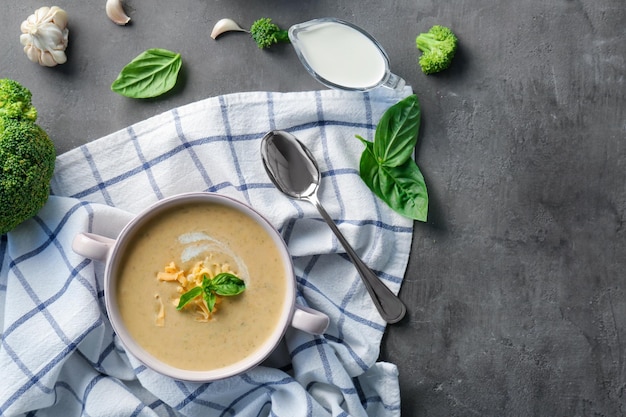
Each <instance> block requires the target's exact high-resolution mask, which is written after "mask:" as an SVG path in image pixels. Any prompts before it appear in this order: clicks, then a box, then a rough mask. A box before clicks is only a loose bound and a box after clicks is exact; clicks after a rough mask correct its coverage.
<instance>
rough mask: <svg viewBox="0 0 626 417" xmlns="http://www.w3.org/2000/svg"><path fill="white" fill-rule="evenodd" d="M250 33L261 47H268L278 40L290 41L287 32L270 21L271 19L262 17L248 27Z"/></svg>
mask: <svg viewBox="0 0 626 417" xmlns="http://www.w3.org/2000/svg"><path fill="white" fill-rule="evenodd" d="M250 35H251V36H252V39H254V41H255V42H256V44H257V46H258V47H259V48H261V49H264V48H269V47H270V46H272V45H274V44H275V43H278V42H287V43H288V42H290V41H289V33H288V32H287V31H286V30H282V29H281V28H279V27H278V25H276V24H274V23H272V19H270V18H268V17H263V18H261V19H259V20H257V21H255V22H254V23H253V24H252V26H251V27H250Z"/></svg>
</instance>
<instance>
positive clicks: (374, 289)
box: [261, 130, 406, 323]
mask: <svg viewBox="0 0 626 417" xmlns="http://www.w3.org/2000/svg"><path fill="white" fill-rule="evenodd" d="M261 157H262V158H263V165H264V166H265V170H266V171H267V175H268V176H269V177H270V180H272V182H273V183H274V185H275V186H276V188H278V189H279V190H280V191H281V192H283V193H284V194H286V195H287V196H289V197H291V198H294V199H297V200H305V201H308V202H309V203H311V204H313V205H314V206H315V207H316V208H317V210H318V211H319V213H320V214H321V215H322V217H323V218H324V220H325V221H326V223H328V225H329V226H330V228H331V229H332V230H333V232H334V233H335V235H336V236H337V239H339V241H340V242H341V244H342V245H343V247H344V249H345V250H346V253H347V254H348V256H349V257H350V260H351V261H352V263H354V265H355V266H356V268H357V270H358V271H359V274H360V275H361V278H362V279H363V283H364V284H365V288H367V291H368V292H369V294H370V296H371V297H372V300H373V301H374V305H375V306H376V308H377V309H378V312H379V313H380V315H381V316H382V318H383V319H384V320H385V321H386V322H388V323H397V322H398V321H400V320H401V319H402V318H403V317H404V314H405V313H406V307H405V306H404V304H403V303H402V301H400V299H399V298H398V297H397V296H396V295H395V294H394V293H392V292H391V290H390V289H389V288H387V286H386V285H385V284H383V283H382V281H381V280H380V279H379V278H378V277H377V276H376V274H375V273H374V272H373V271H372V270H371V269H370V268H369V267H368V266H367V265H365V263H364V262H363V261H362V260H361V258H359V256H358V255H357V254H356V252H355V251H354V249H352V247H351V246H350V244H349V243H348V241H347V240H346V238H345V237H344V236H343V234H342V233H341V232H340V231H339V228H338V227H337V225H336V224H335V222H334V221H333V219H332V218H331V217H330V216H329V215H328V213H326V210H324V208H323V207H322V205H321V204H320V202H319V199H318V198H317V190H318V189H319V185H320V179H321V174H320V170H319V168H318V166H317V162H316V161H315V158H314V157H313V155H312V154H311V152H310V151H309V150H308V149H307V148H306V146H304V145H303V144H302V142H300V141H299V140H298V139H297V138H296V137H295V136H293V135H292V134H290V133H287V132H285V131H282V130H273V131H271V132H269V133H268V134H266V135H265V136H264V137H263V140H262V141H261Z"/></svg>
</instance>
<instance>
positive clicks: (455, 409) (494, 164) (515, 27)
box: [0, 0, 626, 417]
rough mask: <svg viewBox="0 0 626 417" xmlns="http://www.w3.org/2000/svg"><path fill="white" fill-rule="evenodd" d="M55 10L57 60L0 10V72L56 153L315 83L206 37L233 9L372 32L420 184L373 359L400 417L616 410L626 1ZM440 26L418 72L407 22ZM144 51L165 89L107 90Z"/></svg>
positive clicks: (621, 409) (624, 376) (25, 0)
mask: <svg viewBox="0 0 626 417" xmlns="http://www.w3.org/2000/svg"><path fill="white" fill-rule="evenodd" d="M54 4H56V5H58V6H61V7H62V8H64V9H66V10H67V11H68V13H69V19H70V47H69V49H68V55H69V62H68V63H67V64H65V65H63V66H60V67H56V68H52V69H51V68H43V67H39V66H38V65H36V64H33V63H31V62H30V61H28V60H27V58H26V56H25V55H24V54H23V52H22V50H21V45H20V44H19V24H20V22H21V21H22V20H23V19H25V18H26V17H27V16H28V15H29V14H30V13H32V12H33V11H34V10H35V9H36V8H37V7H39V6H42V5H52V4H47V3H44V2H41V1H35V0H20V1H19V2H18V1H11V2H8V3H4V4H3V8H2V13H0V37H1V38H0V39H1V41H2V48H1V49H0V77H10V78H14V79H16V80H18V81H20V82H22V83H23V84H25V85H26V86H28V87H29V88H30V89H31V90H32V91H33V94H34V103H35V105H36V107H37V108H38V110H39V114H40V118H39V123H40V124H41V125H42V127H44V129H46V130H47V132H48V133H49V134H50V136H51V137H52V138H53V140H54V141H55V144H56V147H57V151H58V152H59V153H61V152H64V151H67V150H69V149H71V148H74V147H76V146H78V145H80V144H82V143H85V142H87V141H91V140H94V139H97V138H99V137H101V136H104V135H107V134H109V133H111V132H113V131H116V130H118V129H121V128H124V127H126V126H128V125H130V124H132V123H135V122H138V121H140V120H142V119H145V118H147V117H150V116H152V115H155V114H158V113H160V112H162V111H166V110H169V109H170V108H172V107H176V106H179V105H183V104H187V103H190V102H192V101H196V100H199V99H203V98H206V97H209V96H215V95H218V94H222V93H230V92H236V91H249V90H274V91H292V90H309V89H319V88H322V87H321V86H320V85H318V84H317V83H316V82H315V81H314V80H312V79H311V78H310V77H309V76H308V75H307V74H306V73H305V71H304V69H303V68H302V67H301V66H300V64H299V61H298V60H297V58H296V55H295V53H294V52H293V50H292V49H291V48H290V47H278V48H274V49H273V50H271V51H260V50H258V49H257V48H256V46H255V45H254V43H253V42H252V41H251V40H249V39H246V35H239V34H234V35H230V36H225V37H223V38H222V39H220V40H219V41H217V42H216V41H213V40H212V39H210V38H209V33H210V30H211V28H212V26H213V24H214V23H215V22H216V21H217V20H219V19H220V18H222V17H232V18H234V19H235V20H237V21H238V22H239V23H240V24H242V25H244V26H249V25H250V24H251V23H252V21H254V20H255V19H257V18H259V17H265V16H268V17H272V18H273V19H274V21H275V22H276V23H279V24H280V25H281V26H284V27H288V26H290V25H291V24H294V23H298V22H301V21H304V20H308V19H310V18H314V17H324V16H335V17H339V18H343V19H346V20H349V21H351V22H353V23H356V24H358V25H360V26H362V27H363V28H365V29H366V30H368V31H369V32H371V33H372V34H373V35H374V36H375V37H376V38H377V39H378V40H379V41H380V42H381V43H382V44H383V45H384V47H385V48H386V49H387V52H388V53H389V56H390V59H391V62H392V68H393V70H394V72H396V73H397V74H399V75H401V76H402V77H404V78H405V79H406V80H407V82H408V83H409V84H410V85H412V86H413V89H414V91H415V92H416V93H417V95H418V97H419V98H420V101H421V104H422V110H423V118H422V129H421V133H420V144H419V145H418V149H417V151H418V152H417V161H418V164H419V165H420V166H421V168H422V170H423V172H424V174H425V177H426V180H427V183H428V186H429V192H430V197H431V206H430V219H429V221H428V223H426V224H424V223H418V224H416V227H415V234H414V242H413V249H412V256H411V260H410V264H409V270H408V272H407V275H406V280H405V282H404V284H403V287H402V290H401V293H400V295H401V297H402V299H403V300H404V301H405V302H406V303H407V305H408V306H409V314H408V317H407V319H405V320H404V321H403V322H401V323H400V324H397V325H394V326H392V327H390V328H389V330H388V332H387V334H386V336H385V339H384V343H383V349H382V359H384V360H388V361H391V362H393V363H396V364H397V365H398V367H399V369H400V382H401V390H402V411H403V415H405V416H446V417H447V416H503V415H512V416H591V415H597V416H619V415H625V414H626V353H625V343H626V333H625V331H626V299H625V296H626V293H625V287H624V269H625V267H626V239H625V230H624V215H625V209H626V186H625V180H626V173H625V171H626V143H625V140H626V98H625V95H626V86H625V81H624V76H625V72H626V71H625V68H626V65H625V64H626V62H625V55H626V46H625V45H626V3H625V2H624V0H553V1H543V0H518V1H511V2H498V1H493V0H492V1H488V0H465V1H463V0H451V1H432V0H385V1H374V0H361V1H355V0H352V1H349V0H333V1H327V0H269V1H268V0H265V1H256V2H253V1H249V0H247V1H244V0H150V1H139V0H127V1H126V10H127V12H128V13H129V15H130V16H131V17H132V18H133V22H132V24H131V25H130V26H128V27H118V26H115V25H114V24H113V23H112V22H110V21H109V20H108V19H107V17H106V16H105V13H104V4H105V1H104V0H98V1H70V0H58V1H56V3H54ZM433 24H444V25H448V26H450V27H451V28H453V29H454V30H455V32H456V33H457V34H458V36H459V38H460V42H461V46H460V51H459V52H458V55H457V57H456V58H455V61H454V65H453V67H452V68H451V69H449V70H448V71H446V72H445V73H442V74H440V75H436V76H425V75H423V74H422V73H421V72H420V71H419V68H418V66H417V58H418V53H417V51H416V49H415V47H414V39H415V36H416V35H417V34H418V33H419V32H422V31H426V30H427V29H428V28H429V27H430V26H431V25H433ZM151 47H160V48H167V49H171V50H174V51H177V52H180V53H181V54H182V57H183V60H184V70H183V75H182V79H181V82H180V83H179V85H178V86H177V87H176V89H175V91H173V92H172V93H170V94H167V95H166V96H164V97H161V98H159V99H155V100H147V101H136V100H129V99H126V98H124V97H121V96H118V95H116V94H114V93H112V92H111V91H110V90H109V86H110V84H111V82H112V81H113V79H115V77H116V75H117V73H118V72H119V70H120V69H121V68H122V67H123V66H124V65H125V64H126V63H127V62H128V61H130V60H131V59H132V58H133V57H135V56H136V55H137V54H139V53H140V52H142V51H143V50H145V49H147V48H151Z"/></svg>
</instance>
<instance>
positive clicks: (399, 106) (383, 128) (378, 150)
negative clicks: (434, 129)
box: [374, 94, 421, 167]
mask: <svg viewBox="0 0 626 417" xmlns="http://www.w3.org/2000/svg"><path fill="white" fill-rule="evenodd" d="M420 115H421V110H420V105H419V102H418V100H417V96H416V95H415V94H413V95H410V96H408V97H407V98H405V99H403V100H401V101H400V102H398V103H396V104H394V105H393V106H391V107H390V108H389V109H387V111H386V112H385V113H384V114H383V116H382V117H381V119H380V121H379V122H378V125H377V126H376V133H375V136H374V156H375V157H376V159H377V161H378V163H379V164H381V165H384V166H389V167H395V166H399V165H402V164H403V163H405V162H406V161H407V160H408V159H409V158H411V156H412V155H413V148H415V145H416V143H417V133H418V131H419V127H420Z"/></svg>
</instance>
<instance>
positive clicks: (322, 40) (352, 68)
mask: <svg viewBox="0 0 626 417" xmlns="http://www.w3.org/2000/svg"><path fill="white" fill-rule="evenodd" d="M297 37H298V48H299V50H300V53H301V54H302V56H303V57H304V59H305V60H306V61H307V63H308V64H309V66H310V67H311V69H312V70H313V71H315V72H316V73H317V74H318V75H319V76H320V77H322V78H324V79H325V80H327V81H329V82H331V83H333V84H336V85H339V86H343V87H347V88H355V89H363V88H368V87H373V86H375V85H377V84H379V83H380V82H381V80H382V79H383V78H384V76H385V74H386V71H387V65H386V58H385V56H384V55H383V53H382V52H381V50H380V48H379V47H378V46H377V45H376V44H375V43H374V42H373V41H372V40H371V39H370V38H368V37H367V36H365V35H364V34H363V33H361V32H360V31H358V30H356V29H354V28H352V27H350V26H347V25H344V24H341V23H338V22H322V23H320V24H317V25H312V26H309V27H307V28H304V29H303V30H301V31H300V32H298V34H297Z"/></svg>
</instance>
